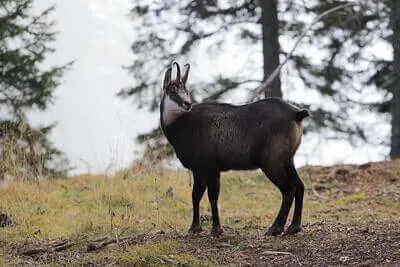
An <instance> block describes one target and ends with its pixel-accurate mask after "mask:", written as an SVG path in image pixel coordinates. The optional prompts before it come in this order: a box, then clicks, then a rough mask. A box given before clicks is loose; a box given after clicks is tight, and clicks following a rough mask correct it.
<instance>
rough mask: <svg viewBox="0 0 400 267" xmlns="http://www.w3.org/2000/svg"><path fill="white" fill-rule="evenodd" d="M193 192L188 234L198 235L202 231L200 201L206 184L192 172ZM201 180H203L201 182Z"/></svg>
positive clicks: (198, 175)
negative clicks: (191, 214) (190, 222)
mask: <svg viewBox="0 0 400 267" xmlns="http://www.w3.org/2000/svg"><path fill="white" fill-rule="evenodd" d="M193 178H194V183H193V191H192V204H193V221H192V226H190V229H189V233H199V232H201V231H202V229H201V225H200V200H201V198H202V197H203V194H204V191H206V183H205V182H204V180H205V179H206V177H203V178H202V176H201V175H200V174H198V173H195V172H193ZM202 179H203V180H202Z"/></svg>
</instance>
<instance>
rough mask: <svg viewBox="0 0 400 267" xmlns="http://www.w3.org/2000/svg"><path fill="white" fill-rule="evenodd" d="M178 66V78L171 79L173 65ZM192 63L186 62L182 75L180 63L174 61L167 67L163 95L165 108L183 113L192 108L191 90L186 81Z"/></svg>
mask: <svg viewBox="0 0 400 267" xmlns="http://www.w3.org/2000/svg"><path fill="white" fill-rule="evenodd" d="M173 66H176V78H175V79H174V80H172V79H171V74H172V67H173ZM189 69H190V65H189V64H185V72H184V74H183V76H182V77H181V70H180V67H179V64H178V63H176V62H174V63H173V65H172V66H171V67H169V68H168V69H167V71H166V72H165V75H164V83H163V97H164V104H165V105H166V106H165V108H166V109H169V110H168V111H169V112H173V113H182V112H189V111H190V110H191V108H192V99H191V98H190V94H189V91H188V90H187V89H186V82H187V79H188V75H189Z"/></svg>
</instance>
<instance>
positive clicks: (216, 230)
mask: <svg viewBox="0 0 400 267" xmlns="http://www.w3.org/2000/svg"><path fill="white" fill-rule="evenodd" d="M223 232H224V230H222V228H221V227H220V226H218V227H213V228H212V229H211V234H212V235H214V236H220V235H222V233H223Z"/></svg>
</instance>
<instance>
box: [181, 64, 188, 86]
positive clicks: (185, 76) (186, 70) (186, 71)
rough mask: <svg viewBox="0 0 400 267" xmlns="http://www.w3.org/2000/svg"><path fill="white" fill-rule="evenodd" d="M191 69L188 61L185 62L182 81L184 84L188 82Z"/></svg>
mask: <svg viewBox="0 0 400 267" xmlns="http://www.w3.org/2000/svg"><path fill="white" fill-rule="evenodd" d="M189 70H190V64H189V63H186V64H185V73H184V74H183V77H182V82H183V83H184V84H186V82H187V79H188V75H189Z"/></svg>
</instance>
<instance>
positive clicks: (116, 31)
mask: <svg viewBox="0 0 400 267" xmlns="http://www.w3.org/2000/svg"><path fill="white" fill-rule="evenodd" d="M131 1H132V0H68V1H67V0H36V1H35V8H36V10H38V11H39V10H43V9H44V8H47V7H48V6H49V5H52V4H55V5H56V10H55V12H54V13H53V14H52V17H53V18H54V19H55V20H56V22H57V24H56V27H55V29H56V30H57V31H58V32H59V35H58V37H57V41H56V42H55V43H54V48H55V49H56V52H55V53H54V54H53V55H51V56H50V57H49V58H48V60H47V61H46V64H49V65H52V64H63V63H66V62H68V61H70V60H75V61H76V62H75V64H74V66H73V69H72V70H71V71H69V72H67V73H66V75H65V76H64V82H63V84H62V85H61V86H60V87H59V88H58V89H57V91H56V101H55V102H54V105H53V106H52V107H51V108H49V110H48V111H47V112H45V113H43V112H42V113H37V112H36V113H31V114H30V119H31V120H32V122H33V123H34V124H35V125H39V124H48V123H52V122H54V121H56V122H58V125H57V127H56V128H55V129H54V132H53V134H52V136H51V139H52V141H53V142H54V143H55V145H56V146H57V147H58V148H60V149H61V150H62V151H64V152H66V155H67V157H68V158H69V160H70V161H71V164H72V166H74V167H76V169H75V170H74V171H72V174H78V173H86V172H91V173H99V172H108V171H115V170H118V169H120V168H123V167H127V166H129V164H130V163H131V162H132V161H133V160H134V159H135V158H137V157H138V154H137V153H134V151H140V147H139V146H138V145H137V144H136V143H135V137H136V135H137V134H138V133H142V132H146V131H148V130H150V129H152V128H154V127H155V126H157V125H158V113H153V114H150V113H148V112H147V111H146V110H138V109H136V108H135V107H134V105H133V104H132V101H131V100H121V99H118V98H116V97H115V94H116V93H117V92H118V91H119V90H120V88H122V87H125V86H129V85H130V84H131V83H132V78H130V77H129V75H128V73H127V72H126V71H125V70H123V69H122V66H123V65H129V64H130V63H131V62H132V58H133V55H132V53H131V52H130V45H131V43H132V41H133V40H134V38H135V33H134V32H133V29H132V28H133V27H132V22H131V21H130V20H129V18H128V15H127V14H128V12H129V7H130V3H131ZM280 41H281V45H288V44H286V43H285V39H284V38H281V40H280ZM289 47H290V46H289ZM202 53H206V52H205V51H200V52H199V54H201V55H199V56H201V57H202V58H204V54H202ZM239 57H240V55H239ZM389 57H390V55H389ZM235 60H238V56H237V55H235V56H230V55H229V54H228V55H225V56H223V57H220V58H219V59H218V60H217V62H215V61H216V60H215V59H214V60H211V59H204V60H202V62H200V63H199V64H197V65H195V66H194V68H192V71H191V75H192V76H191V79H196V77H199V75H198V74H197V75H196V73H210V72H212V70H213V69H223V70H224V71H230V70H229V67H228V66H234V65H235ZM161 68H162V66H160V70H159V71H160V75H162V71H163V70H162V69H161ZM284 75H286V78H284V79H283V84H284V83H285V80H288V79H290V75H287V73H285V74H284ZM160 81H161V76H160ZM286 82H288V81H286ZM189 89H190V80H189ZM293 94H295V95H291V98H292V99H296V98H297V99H301V98H307V97H308V98H309V97H312V96H309V95H305V93H303V92H302V91H301V90H298V91H297V92H293ZM388 127H389V126H388ZM389 129H390V128H389ZM383 130H385V131H388V129H383ZM388 152H389V151H388V149H387V148H382V147H380V148H374V147H371V146H363V147H362V148H359V149H357V150H355V149H353V148H351V147H350V146H349V145H348V144H346V143H345V142H337V141H329V142H324V143H319V141H318V140H317V139H316V138H313V137H312V136H308V137H306V138H305V139H304V142H303V144H302V146H301V147H300V150H299V151H298V153H297V156H296V163H297V165H298V166H301V165H304V164H323V165H328V164H335V163H362V162H366V161H375V160H382V159H384V155H385V154H386V155H387V154H388ZM176 166H180V165H179V164H177V165H176Z"/></svg>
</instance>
